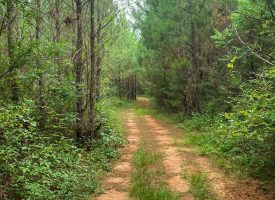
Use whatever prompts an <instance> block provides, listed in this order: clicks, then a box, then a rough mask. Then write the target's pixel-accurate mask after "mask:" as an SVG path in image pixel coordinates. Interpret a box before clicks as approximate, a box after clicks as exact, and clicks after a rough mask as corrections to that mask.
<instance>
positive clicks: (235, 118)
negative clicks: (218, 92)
mask: <svg viewBox="0 0 275 200" xmlns="http://www.w3.org/2000/svg"><path fill="white" fill-rule="evenodd" d="M274 72H275V71H274V70H273V71H268V72H265V73H264V74H263V75H262V77H261V78H258V79H256V80H254V81H251V83H250V84H249V85H246V86H245V87H243V88H242V90H243V96H242V97H241V98H238V99H237V102H236V104H235V106H234V107H233V110H232V112H230V113H225V114H224V120H223V121H222V123H220V126H219V129H218V136H219V137H218V138H219V140H218V145H219V149H220V151H221V152H223V154H224V155H225V156H227V157H230V158H232V160H233V161H234V162H235V163H237V164H238V165H239V166H240V167H243V168H244V171H248V172H249V173H251V174H253V175H256V176H263V175H264V174H267V172H268V169H270V168H271V166H272V165H274V163H272V161H274V160H273V158H272V148H274V139H273V138H274V133H275V109H274V108H275V96H274V78H275V73H274Z"/></svg>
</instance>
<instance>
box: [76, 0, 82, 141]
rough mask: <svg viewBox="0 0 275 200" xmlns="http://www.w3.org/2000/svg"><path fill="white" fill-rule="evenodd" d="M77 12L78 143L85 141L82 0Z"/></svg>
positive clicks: (78, 3)
mask: <svg viewBox="0 0 275 200" xmlns="http://www.w3.org/2000/svg"><path fill="white" fill-rule="evenodd" d="M75 2H76V13H77V42H76V52H77V55H76V57H75V68H76V81H75V84H76V92H77V100H76V110H77V127H76V138H77V143H78V144H81V143H82V142H83V135H82V134H83V91H82V82H83V81H82V72H83V59H82V49H83V27H82V0H76V1H75Z"/></svg>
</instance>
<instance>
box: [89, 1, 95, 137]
mask: <svg viewBox="0 0 275 200" xmlns="http://www.w3.org/2000/svg"><path fill="white" fill-rule="evenodd" d="M95 58H96V57H95V1H94V0H91V1H90V60H91V75H90V76H91V82H90V95H89V98H90V102H89V103H90V111H89V126H90V127H89V132H88V136H89V138H90V140H92V139H94V123H95V102H96V98H95V91H96V87H95V84H96V74H95V73H96V61H95Z"/></svg>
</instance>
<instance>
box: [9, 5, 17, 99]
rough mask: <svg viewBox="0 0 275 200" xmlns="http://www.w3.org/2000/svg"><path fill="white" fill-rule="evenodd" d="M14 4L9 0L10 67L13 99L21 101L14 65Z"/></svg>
mask: <svg viewBox="0 0 275 200" xmlns="http://www.w3.org/2000/svg"><path fill="white" fill-rule="evenodd" d="M13 15H14V4H13V2H12V1H7V20H8V22H7V32H8V34H7V40H8V53H9V59H10V68H12V73H11V76H10V80H11V83H10V84H11V86H10V87H11V100H12V101H13V102H14V103H17V102H18V101H19V94H18V93H19V89H18V86H17V83H16V74H17V73H16V69H14V67H15V66H13V65H14V64H15V63H14V62H15V60H14V59H15V57H14V32H13V25H14V16H13Z"/></svg>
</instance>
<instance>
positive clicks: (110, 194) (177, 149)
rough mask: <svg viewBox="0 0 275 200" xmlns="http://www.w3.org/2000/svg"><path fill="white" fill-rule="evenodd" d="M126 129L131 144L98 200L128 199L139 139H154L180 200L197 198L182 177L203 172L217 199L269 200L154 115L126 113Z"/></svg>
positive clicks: (154, 144) (250, 183) (169, 182)
mask: <svg viewBox="0 0 275 200" xmlns="http://www.w3.org/2000/svg"><path fill="white" fill-rule="evenodd" d="M139 104H140V105H142V106H145V107H148V106H150V103H149V102H148V101H147V100H146V99H144V98H142V99H140V100H139ZM124 127H125V130H126V131H127V133H128V137H127V138H128V140H129V145H128V146H127V147H125V148H124V149H123V150H122V155H123V157H122V158H121V159H120V160H119V161H118V163H117V165H115V167H114V170H113V171H112V172H111V173H110V174H109V176H107V177H108V178H107V179H106V180H105V181H104V182H103V189H104V190H105V193H104V194H102V195H100V196H99V197H97V198H96V199H97V200H129V199H130V198H129V194H128V193H129V188H130V184H131V174H132V171H133V165H132V157H133V154H134V153H135V152H136V151H137V149H138V148H139V141H140V140H141V138H140V137H142V139H143V140H144V137H145V139H146V137H150V138H153V139H154V142H153V144H152V146H153V148H154V149H157V151H158V152H159V153H160V154H161V155H163V160H162V165H163V166H164V168H165V171H166V176H165V179H166V180H165V181H166V182H167V184H168V187H169V188H170V189H171V190H172V191H174V192H176V193H177V194H179V196H180V200H192V199H196V198H195V197H193V194H192V193H191V192H190V187H191V186H190V181H188V180H187V179H184V178H183V177H182V173H183V172H185V173H187V174H188V175H189V176H191V175H192V174H196V173H200V174H206V175H207V185H208V186H207V187H208V188H209V190H210V193H211V195H212V196H213V197H214V199H221V200H233V199H234V200H236V199H238V200H265V199H268V198H267V197H266V196H265V195H264V194H263V193H261V192H260V191H258V190H257V184H256V182H255V181H252V180H245V181H239V180H235V179H233V178H230V177H228V176H226V175H225V174H224V173H223V171H222V170H220V169H218V168H217V167H215V166H213V165H212V163H211V162H210V160H209V159H208V158H206V157H202V156H199V155H198V154H197V153H196V152H195V151H194V150H193V149H192V148H189V147H188V146H186V145H185V144H184V143H182V142H179V141H182V136H183V134H184V133H183V132H182V130H180V129H178V128H175V127H174V126H171V125H169V124H166V123H164V122H161V121H158V120H156V119H154V118H153V117H152V116H149V115H145V116H144V115H143V116H136V115H135V114H134V111H133V110H130V111H128V112H126V113H125V125H124Z"/></svg>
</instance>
